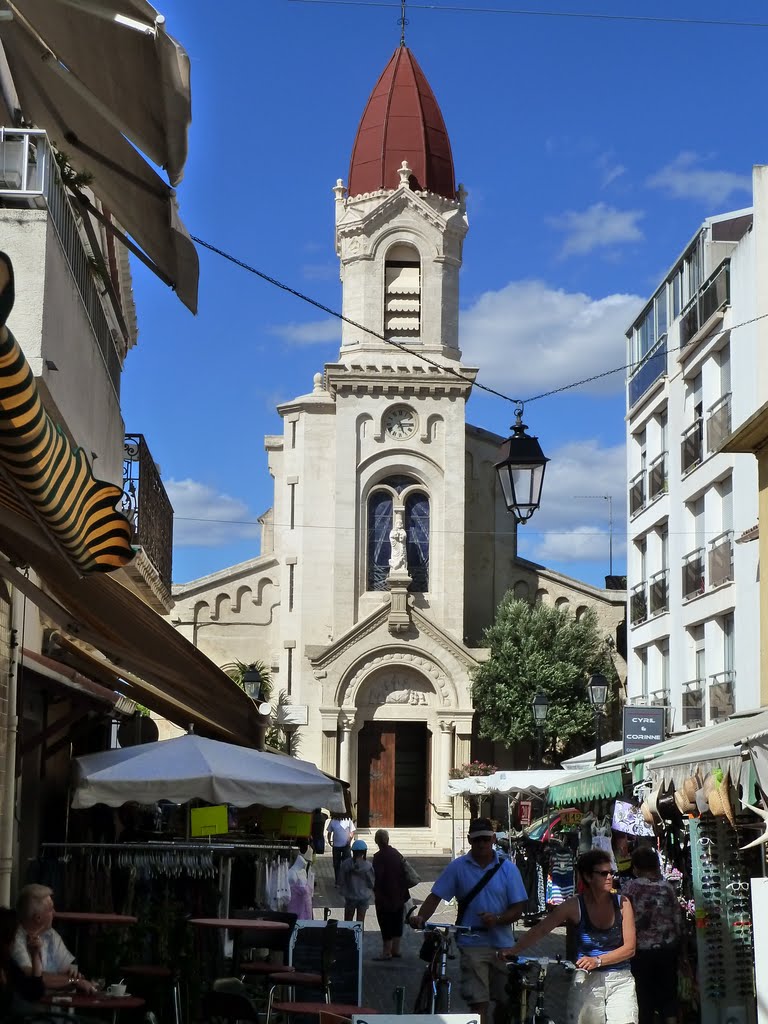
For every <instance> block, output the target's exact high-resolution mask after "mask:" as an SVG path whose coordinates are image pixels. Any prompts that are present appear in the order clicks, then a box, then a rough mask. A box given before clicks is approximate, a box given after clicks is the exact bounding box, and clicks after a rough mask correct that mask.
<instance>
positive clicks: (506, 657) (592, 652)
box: [472, 593, 617, 753]
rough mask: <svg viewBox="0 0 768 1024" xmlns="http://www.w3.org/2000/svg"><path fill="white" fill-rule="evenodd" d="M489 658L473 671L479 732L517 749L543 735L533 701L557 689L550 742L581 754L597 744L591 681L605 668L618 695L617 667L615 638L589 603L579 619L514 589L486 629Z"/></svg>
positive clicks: (546, 736)
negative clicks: (608, 635)
mask: <svg viewBox="0 0 768 1024" xmlns="http://www.w3.org/2000/svg"><path fill="white" fill-rule="evenodd" d="M483 640H484V646H486V647H490V649H491V655H490V658H489V660H488V661H486V662H484V663H483V664H482V665H480V666H478V668H477V669H476V670H475V672H474V674H473V681H472V697H473V701H474V705H475V709H476V711H477V713H478V719H479V721H478V726H479V735H480V737H481V738H483V739H491V740H494V741H496V742H498V743H503V744H505V745H506V746H508V747H513V746H514V745H515V744H516V743H519V742H520V741H524V740H532V739H534V738H535V736H536V726H535V725H534V720H533V713H532V710H531V703H532V701H533V698H534V696H535V695H536V694H537V693H538V691H539V690H543V691H544V692H545V693H547V694H548V695H549V699H550V704H549V713H548V715H547V721H546V724H545V726H544V739H545V746H547V747H548V748H553V747H554V749H556V750H558V751H559V752H561V753H562V752H565V751H568V752H571V751H572V752H574V753H576V752H579V751H581V750H584V749H587V748H588V747H590V746H592V745H593V743H592V741H593V738H594V712H593V709H592V706H591V704H590V703H589V696H588V694H587V688H586V684H587V681H588V677H589V675H590V673H592V672H598V671H599V672H602V673H603V674H604V675H605V676H606V678H607V679H608V681H609V683H611V690H610V696H609V702H610V700H612V699H615V690H616V682H617V676H616V670H615V668H614V665H613V660H612V658H611V653H610V647H609V643H608V642H607V641H606V638H605V637H604V635H603V634H602V633H601V631H600V628H599V626H598V623H597V616H596V615H595V613H594V611H593V610H591V609H589V610H588V611H586V612H585V613H584V614H583V615H582V616H581V617H580V618H579V619H578V621H577V620H576V619H575V618H574V616H573V615H572V614H571V612H570V611H568V610H567V609H561V608H554V607H552V606H551V605H545V604H535V605H531V604H529V602H528V601H521V600H518V599H516V598H514V597H513V596H512V594H511V593H508V594H507V595H506V597H505V598H504V599H503V601H502V602H501V604H500V605H499V607H498V609H497V611H496V621H495V622H494V624H493V625H492V626H490V627H489V628H488V629H486V630H485V633H484V637H483Z"/></svg>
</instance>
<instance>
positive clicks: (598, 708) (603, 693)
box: [587, 672, 610, 764]
mask: <svg viewBox="0 0 768 1024" xmlns="http://www.w3.org/2000/svg"><path fill="white" fill-rule="evenodd" d="M609 688H610V687H609V684H608V680H607V679H606V678H605V676H604V675H603V674H602V673H601V672H593V674H592V675H591V676H590V677H589V682H588V683H587V693H588V694H589V703H590V704H591V705H592V707H593V708H594V711H595V764H600V762H601V760H602V755H601V751H600V716H601V715H602V713H603V708H604V707H605V705H606V704H607V703H608V690H609Z"/></svg>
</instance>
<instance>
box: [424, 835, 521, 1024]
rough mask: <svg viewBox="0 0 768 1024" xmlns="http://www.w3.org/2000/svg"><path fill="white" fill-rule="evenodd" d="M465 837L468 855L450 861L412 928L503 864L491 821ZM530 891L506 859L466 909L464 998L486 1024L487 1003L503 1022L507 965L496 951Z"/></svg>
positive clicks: (463, 921) (462, 941)
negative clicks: (445, 902) (490, 1003)
mask: <svg viewBox="0 0 768 1024" xmlns="http://www.w3.org/2000/svg"><path fill="white" fill-rule="evenodd" d="M467 839H468V840H469V844H470V847H471V849H470V852H469V853H467V854H465V855H464V856H463V857H457V858H456V860H454V861H451V863H450V864H449V865H448V867H447V868H446V869H445V871H443V873H442V874H441V875H440V877H439V878H438V879H437V881H436V882H435V884H434V885H433V886H432V892H431V893H430V894H429V896H427V898H426V900H425V901H424V903H422V905H421V907H420V908H419V912H418V914H412V915H411V917H410V918H409V920H410V922H411V927H412V928H422V927H423V926H424V923H425V921H428V920H429V918H430V917H431V916H432V914H434V912H435V911H436V910H437V908H438V906H439V904H440V900H446V901H448V900H451V899H453V898H454V897H455V898H456V899H458V900H459V901H461V900H462V899H464V898H465V897H466V896H468V895H469V893H470V892H471V891H472V890H473V889H474V888H475V886H476V885H477V884H478V882H479V881H480V879H481V878H483V877H484V876H485V875H486V873H490V872H492V871H494V868H495V867H496V865H497V864H498V863H499V861H500V860H502V859H501V858H500V856H499V854H498V852H497V851H496V850H494V848H493V841H494V839H495V833H494V831H493V826H492V825H491V822H490V821H489V820H488V818H477V819H476V820H475V821H472V822H470V825H469V832H468V833H467ZM527 900H528V893H527V892H526V890H525V886H524V885H523V880H522V878H521V876H520V872H519V871H518V869H517V867H516V866H515V865H514V864H513V863H512V861H510V860H503V861H502V863H501V867H500V868H498V870H496V871H495V872H494V874H493V875H492V876H491V878H490V879H489V881H487V882H486V884H485V885H484V887H483V888H482V890H480V891H479V892H478V893H477V895H476V896H475V897H474V898H473V899H472V900H471V902H470V903H469V904H468V905H467V907H466V909H465V912H464V916H463V917H462V919H461V922H459V923H461V924H462V925H466V926H467V927H469V928H471V929H472V931H471V932H465V933H463V934H461V935H460V936H459V938H458V946H459V952H460V954H461V994H462V996H463V997H464V999H466V1001H467V1002H468V1003H469V1005H470V1008H471V1009H472V1010H473V1011H474V1012H475V1013H477V1014H479V1015H480V1017H481V1019H482V1020H483V1021H484V1020H485V1016H486V1012H487V1010H488V1003H489V1002H490V1001H491V1000H493V1001H494V1002H495V1004H496V1010H495V1018H496V1020H497V1021H499V1022H501V1021H502V1020H503V1019H504V1016H505V1014H504V1003H505V1001H506V983H507V967H506V965H505V964H504V963H503V962H502V961H500V960H499V959H498V958H497V957H496V951H497V950H498V949H505V948H508V947H509V945H510V943H511V942H512V941H514V940H513V939H512V928H511V925H512V922H513V921H517V920H518V918H519V917H520V916H521V915H522V913H523V908H524V906H525V904H526V902H527Z"/></svg>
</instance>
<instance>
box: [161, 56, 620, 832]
mask: <svg viewBox="0 0 768 1024" xmlns="http://www.w3.org/2000/svg"><path fill="white" fill-rule="evenodd" d="M333 192H334V194H335V211H336V217H335V236H336V253H337V255H338V258H339V263H340V272H341V281H342V287H343V307H342V309H343V314H344V317H345V318H346V320H345V321H344V322H343V323H342V325H341V348H340V352H339V356H338V360H337V361H336V362H333V363H328V364H327V365H326V366H325V367H324V369H323V372H322V373H317V374H316V375H315V377H314V380H313V381H312V382H311V387H310V389H309V390H308V392H307V393H306V394H303V395H299V396H298V397H296V398H294V399H293V400H292V401H289V402H286V403H284V404H282V405H280V406H279V407H278V412H279V414H280V417H281V419H282V423H283V430H282V433H280V434H277V435H273V436H268V437H266V438H265V447H266V451H267V456H268V466H269V472H270V474H271V476H272V478H273V480H274V502H273V505H272V507H271V508H270V509H269V510H268V511H267V512H266V513H265V514H264V515H263V516H262V517H261V520H260V522H261V526H262V541H261V554H260V555H259V556H258V557H257V558H254V559H252V560H249V561H247V562H243V563H241V564H239V565H235V566H231V567H228V568H226V569H222V570H221V571H219V572H216V573H214V574H212V575H210V576H206V577H204V578H202V579H197V580H193V581H192V582H190V583H186V584H183V585H179V586H176V587H174V590H173V594H174V600H175V604H174V609H173V611H172V612H171V615H170V620H171V622H172V623H173V624H174V626H175V627H176V628H177V629H178V630H180V631H181V632H182V633H183V634H184V635H185V636H186V637H188V638H189V639H190V640H191V641H192V642H193V643H194V644H195V645H196V646H197V647H199V648H200V649H201V650H203V651H204V652H205V653H206V654H207V655H208V656H209V657H210V658H212V659H213V660H214V661H215V662H216V663H217V664H219V665H220V666H223V667H225V668H226V667H228V666H231V665H232V664H233V663H234V662H236V661H238V660H239V661H242V662H251V661H256V660H261V661H264V662H265V663H266V664H267V665H268V666H269V668H270V671H271V676H272V685H273V691H274V693H275V694H277V693H278V692H279V691H284V692H285V693H286V694H287V695H288V697H289V698H290V702H291V705H292V708H291V714H292V716H293V715H294V714H295V721H297V722H302V723H306V724H302V727H301V728H299V730H298V732H297V734H296V738H295V746H296V752H297V754H298V756H300V757H302V758H306V759H307V760H311V761H314V762H315V763H317V764H318V765H319V766H320V767H321V768H323V769H324V770H325V771H327V772H330V773H332V774H334V775H339V776H340V777H342V778H343V779H345V780H348V781H349V782H350V784H351V793H352V800H353V802H354V805H355V808H356V817H357V823H358V827H359V828H360V829H375V828H377V827H388V828H390V829H394V833H393V842H394V843H395V845H398V836H399V835H402V834H401V833H400V830H407V831H408V833H409V834H413V832H414V830H417V832H418V838H419V842H420V848H421V849H423V850H425V851H427V850H429V849H437V850H443V849H445V848H448V847H450V831H451V821H450V803H449V800H448V797H447V795H446V781H447V779H448V775H449V771H450V769H451V768H453V767H454V766H459V765H462V764H465V763H467V762H468V761H470V759H471V758H472V757H473V756H476V747H475V745H474V744H475V743H476V740H475V739H474V736H473V718H474V711H473V707H472V697H471V677H472V671H473V669H474V668H475V666H476V665H478V663H479V662H480V661H482V660H483V659H484V658H486V657H487V651H486V650H484V649H483V648H482V647H481V641H482V632H483V629H484V628H485V627H486V626H487V625H489V624H490V623H491V622H492V621H493V617H494V612H495V609H496V606H497V605H498V603H499V602H500V600H501V599H502V597H503V596H504V594H505V593H506V592H507V591H508V590H510V589H511V590H513V591H514V593H515V594H516V595H517V596H521V597H528V598H529V599H530V600H534V599H536V600H544V601H551V602H552V603H553V604H558V605H562V604H567V605H572V608H573V611H574V613H575V614H577V615H578V614H580V613H581V612H582V611H583V610H584V609H586V608H587V607H593V608H595V610H596V611H597V613H598V616H599V619H600V622H601V626H603V627H604V628H605V631H606V634H607V635H610V636H615V634H616V631H617V629H618V628H619V627H620V624H621V623H622V622H623V620H624V617H625V615H624V602H625V594H624V592H623V590H621V591H619V590H601V589H598V588H595V587H592V586H589V585H587V584H583V583H580V582H578V581H576V580H572V579H569V578H568V577H565V576H562V575H560V574H558V573H554V572H551V571H549V570H546V569H544V568H543V567H541V566H537V565H535V564H533V563H531V562H526V561H524V560H521V559H518V558H517V549H516V526H515V523H514V520H513V518H512V516H511V515H510V514H509V513H508V512H507V510H506V507H505V505H504V502H503V496H502V494H501V489H500V487H499V486H498V483H497V478H496V473H495V471H494V463H495V461H496V459H497V452H498V448H499V445H500V444H501V442H502V440H503V439H502V438H501V437H499V436H497V435H496V434H493V433H490V432H489V431H487V430H484V429H482V428H480V427H475V426H472V425H471V424H469V423H468V422H467V420H466V403H467V400H468V398H469V396H470V392H471V390H472V384H473V381H474V379H475V376H476V374H477V372H478V370H477V368H474V367H470V366H466V365H464V364H463V363H462V361H461V352H460V351H459V342H458V333H459V330H458V329H459V272H460V270H461V264H462V248H463V244H464V239H465V237H466V234H467V229H468V220H467V208H466V200H467V194H466V192H465V191H464V189H463V188H462V187H461V185H457V182H456V176H455V172H454V164H453V156H452V152H451V145H450V140H449V137H448V133H447V131H446V127H445V123H444V121H443V117H442V114H441V112H440V108H439V106H438V104H437V101H436V99H435V96H434V94H433V92H432V90H431V88H430V86H429V83H428V82H427V80H426V78H425V76H424V73H423V72H422V70H421V68H420V67H419V65H418V63H417V62H416V59H415V58H414V56H413V54H412V53H411V51H410V50H409V49H408V48H407V47H406V46H405V45H401V46H399V47H398V48H397V50H396V51H395V53H394V54H393V56H392V58H391V60H390V61H389V63H388V64H387V66H386V68H385V69H384V71H383V73H382V74H381V76H380V78H379V80H378V82H377V83H376V85H375V87H374V89H373V92H372V93H371V96H370V98H369V100H368V103H367V105H366V107H365V110H364V113H363V116H362V119H361V121H360V125H359V127H358V130H357V135H356V137H355V139H354V143H353V146H352V156H351V161H350V167H349V174H348V178H347V181H346V184H345V183H344V182H343V181H342V180H341V179H340V180H339V181H338V182H337V184H336V187H335V188H334V189H333ZM307 385H308V387H309V386H310V382H307ZM545 487H546V484H545ZM620 672H621V670H620ZM501 766H504V765H503V764H502V765H501Z"/></svg>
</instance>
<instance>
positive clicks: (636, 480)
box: [629, 469, 645, 516]
mask: <svg viewBox="0 0 768 1024" xmlns="http://www.w3.org/2000/svg"><path fill="white" fill-rule="evenodd" d="M644 506H645V470H644V469H642V470H641V471H640V472H639V473H638V474H637V476H633V477H632V479H631V480H630V481H629V514H630V515H631V516H634V515H637V513H638V512H639V511H640V510H641V509H642V508H644Z"/></svg>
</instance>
